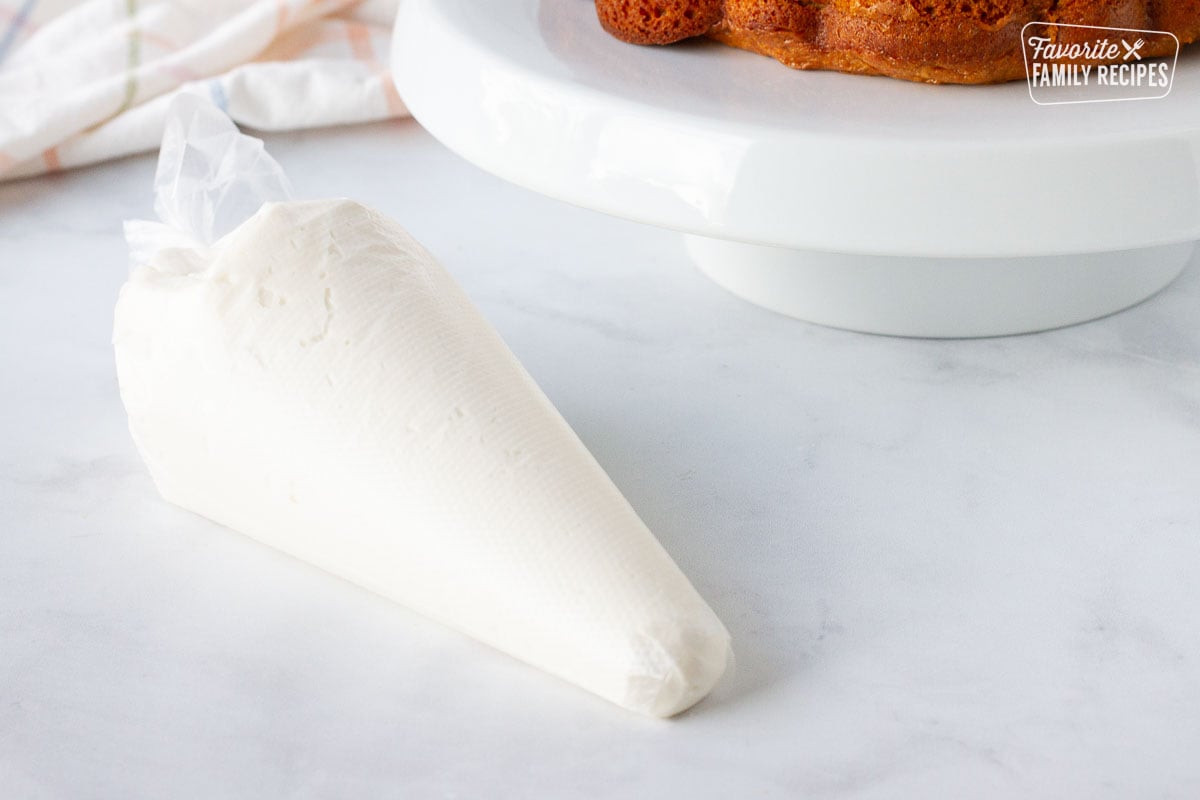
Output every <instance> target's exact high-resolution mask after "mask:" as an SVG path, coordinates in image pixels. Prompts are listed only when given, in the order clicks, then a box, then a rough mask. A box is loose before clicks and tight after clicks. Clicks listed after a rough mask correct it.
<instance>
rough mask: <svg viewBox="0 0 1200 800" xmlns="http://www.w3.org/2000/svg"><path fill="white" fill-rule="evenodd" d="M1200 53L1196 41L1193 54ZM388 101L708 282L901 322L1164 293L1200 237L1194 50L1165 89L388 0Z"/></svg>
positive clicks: (851, 322)
mask: <svg viewBox="0 0 1200 800" xmlns="http://www.w3.org/2000/svg"><path fill="white" fill-rule="evenodd" d="M1194 50H1196V48H1193V51H1194ZM392 64H393V69H394V72H395V77H396V82H397V85H398V87H399V89H400V93H401V95H402V97H403V98H404V100H405V102H406V103H407V104H408V106H409V108H410V109H411V110H412V112H413V114H414V115H415V116H416V118H417V119H418V120H419V121H420V122H421V124H422V125H424V126H425V127H426V128H427V129H428V130H429V131H430V132H431V133H432V134H433V135H434V136H436V137H437V138H438V139H440V140H441V141H442V142H443V143H444V144H445V145H446V146H448V147H449V148H450V149H452V150H454V151H456V152H457V153H459V154H460V155H462V156H463V157H464V158H466V159H468V160H469V161H472V162H474V163H475V164H477V165H478V166H480V167H482V168H484V169H486V170H489V171H491V172H493V173H495V174H497V175H499V176H501V177H503V178H506V179H508V180H510V181H513V182H514V183H517V184H520V185H522V186H525V187H528V188H530V189H533V190H536V191H538V192H542V193H545V194H547V195H550V196H552V197H556V198H559V199H562V200H565V201H568V202H571V203H574V204H577V205H580V206H584V207H587V208H592V209H597V210H600V211H604V212H607V213H610V214H615V215H618V216H622V217H626V218H629V219H633V220H637V221H640V222H646V223H650V224H653V225H659V226H663V227H666V228H672V229H675V230H678V231H681V232H683V233H684V234H685V240H686V246H687V249H688V251H689V253H690V254H691V256H692V257H693V258H694V259H695V261H696V263H697V264H698V265H699V266H700V268H701V269H702V270H703V271H704V272H705V273H706V274H708V275H709V277H711V278H712V279H713V280H714V281H716V282H717V283H719V284H720V285H722V286H724V287H725V288H727V289H729V290H730V291H732V292H734V293H735V294H737V295H740V296H741V297H744V298H746V299H747V300H750V301H752V302H755V303H759V304H761V305H763V306H766V307H768V308H772V309H775V310H777V311H780V312H783V313H785V314H791V315H793V316H796V317H800V318H803V319H807V320H811V321H814V322H819V323H823V324H826V325H834V326H838V327H844V328H852V329H855V330H862V331H871V332H877V333H888V334H898V335H906V336H990V335H998V334H1007V333H1020V332H1027V331H1036V330H1042V329H1046V328H1052V327H1057V326H1060V325H1067V324H1071V323H1074V322H1081V321H1083V320H1087V319H1092V318H1095V317H1098V316H1102V315H1104V314H1108V313H1111V312H1113V311H1117V310H1119V309H1122V308H1125V307H1127V306H1129V305H1132V304H1134V303H1137V302H1138V301H1140V300H1142V299H1144V298H1146V297H1148V296H1149V295H1151V294H1153V293H1154V292H1156V291H1158V290H1159V289H1161V288H1162V287H1163V286H1165V285H1166V284H1167V283H1169V282H1170V281H1171V280H1172V279H1174V278H1175V276H1176V275H1178V274H1179V272H1180V271H1181V270H1182V269H1183V267H1184V265H1185V264H1186V263H1187V262H1188V260H1189V258H1190V256H1191V253H1192V250H1193V248H1194V243H1195V241H1196V240H1197V239H1200V53H1198V52H1188V51H1186V50H1185V52H1184V54H1183V55H1182V56H1181V57H1180V59H1179V62H1178V67H1177V71H1176V76H1175V83H1174V88H1173V89H1172V91H1171V93H1170V95H1169V96H1168V97H1166V98H1165V99H1162V100H1154V101H1135V102H1118V103H1091V104H1082V105H1065V106H1040V105H1036V104H1035V103H1033V102H1032V100H1031V99H1030V97H1029V94H1028V91H1027V87H1026V86H1025V85H1024V83H1021V82H1016V83H1011V84H1006V85H1001V86H983V87H962V86H925V85H917V84H910V83H906V82H901V81H894V80H888V79H884V78H870V77H861V76H850V75H839V74H833V73H820V72H795V71H792V70H789V69H787V68H785V67H783V66H781V65H779V64H777V63H775V62H774V61H772V60H770V59H767V58H763V57H761V56H756V55H753V54H750V53H746V52H742V51H738V50H734V49H731V48H726V47H723V46H721V45H717V44H712V43H707V42H696V43H688V44H683V45H677V46H672V47H668V48H651V47H635V46H631V45H626V44H623V43H621V42H618V41H616V40H615V39H613V38H612V37H610V36H608V35H607V34H605V33H604V32H603V31H602V30H601V29H600V27H599V25H598V24H597V22H596V19H595V13H594V10H593V4H592V2H591V0H405V2H404V3H402V4H401V12H400V18H399V20H398V23H397V27H396V37H395V42H394V49H393V53H392Z"/></svg>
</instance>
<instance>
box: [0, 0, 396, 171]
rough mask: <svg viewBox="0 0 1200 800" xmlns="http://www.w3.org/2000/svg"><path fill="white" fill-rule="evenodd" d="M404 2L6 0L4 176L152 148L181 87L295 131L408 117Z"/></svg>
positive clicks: (236, 114) (1, 74)
mask: <svg viewBox="0 0 1200 800" xmlns="http://www.w3.org/2000/svg"><path fill="white" fill-rule="evenodd" d="M397 3H398V0H366V1H365V2H363V1H361V0H360V1H359V2H355V1H354V0H85V2H82V3H81V2H71V1H70V0H0V181H3V180H6V179H11V178H16V177H23V176H27V175H36V174H38V173H42V172H50V171H55V170H60V169H68V168H71V167H77V166H81V165H84V164H91V163H94V162H97V161H103V160H105V159H110V158H117V157H119V156H123V155H128V154H130V153H137V152H143V151H146V150H153V149H155V148H156V147H158V143H159V141H160V140H161V139H162V133H163V125H164V120H165V117H166V110H167V106H168V105H169V104H170V101H171V98H172V97H173V96H175V95H176V94H178V93H180V92H187V93H192V94H200V95H205V96H207V97H209V98H211V99H212V101H213V102H214V103H215V104H216V105H217V106H218V107H220V108H221V109H223V110H224V111H225V112H226V113H228V114H229V116H230V117H232V118H233V119H234V120H235V121H237V122H239V123H242V124H244V125H247V126H249V127H252V128H256V129H259V130H292V129H296V128H311V127H318V126H323V125H337V124H343V123H353V122H366V121H370V120H379V119H386V118H389V117H397V116H403V115H405V114H406V113H407V112H406V111H405V108H404V104H403V103H402V102H401V100H400V97H399V95H397V94H396V89H395V87H394V86H393V85H392V80H391V77H390V75H389V73H388V69H387V53H388V45H389V41H390V34H391V25H392V20H393V19H394V18H395V14H396V7H397Z"/></svg>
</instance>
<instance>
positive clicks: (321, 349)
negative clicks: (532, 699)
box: [113, 95, 731, 717]
mask: <svg viewBox="0 0 1200 800" xmlns="http://www.w3.org/2000/svg"><path fill="white" fill-rule="evenodd" d="M154 189H155V205H154V207H155V211H156V213H157V215H158V217H159V220H158V221H157V222H150V221H131V222H128V223H127V224H126V238H127V240H128V242H129V249H130V257H131V263H132V269H131V273H130V276H129V279H128V281H127V282H126V283H125V285H124V286H123V287H122V289H121V293H120V297H119V299H118V301H117V307H116V313H115V322H114V330H113V345H114V348H115V350H116V362H117V375H118V379H119V382H120V388H121V398H122V401H123V402H124V404H125V408H126V411H127V412H128V415H129V429H130V432H131V434H132V436H133V440H134V442H135V443H136V445H137V448H138V451H139V452H140V454H141V456H142V458H143V460H144V461H145V463H146V466H147V468H148V470H149V472H150V475H151V476H152V477H153V479H154V483H155V485H156V486H157V488H158V490H159V492H160V493H161V494H162V496H163V497H164V498H165V499H167V500H168V501H170V502H172V503H174V504H176V505H178V506H181V507H183V508H185V509H188V510H190V511H193V512H195V513H197V514H200V515H202V516H205V517H208V518H209V519H211V520H214V521H215V522H218V523H220V524H222V525H225V526H228V527H230V528H232V529H234V530H237V531H240V532H241V533H243V534H245V535H247V536H250V537H252V538H254V539H256V540H258V541H260V542H262V543H264V544H267V545H270V546H271V547H275V548H277V549H279V550H282V551H284V552H285V553H289V554H291V555H293V556H295V557H297V558H300V559H302V560H304V561H307V562H309V563H311V564H314V565H316V566H318V567H320V568H322V569H324V570H326V571H327V572H329V573H332V574H333V575H336V576H339V577H341V578H344V579H345V580H348V581H351V582H353V583H355V584H358V585H360V586H363V587H366V588H367V589H369V590H371V591H374V592H376V593H378V594H380V595H383V596H384V597H387V598H389V599H391V600H393V601H395V602H398V603H400V604H402V605H404V606H407V607H408V608H410V609H413V610H415V611H418V612H420V613H422V614H425V615H427V616H429V617H431V618H433V619H435V620H437V621H439V622H441V623H443V624H445V625H448V626H450V627H452V628H454V629H456V630H458V631H461V632H462V633H465V634H467V635H468V636H471V637H474V638H476V639H478V640H480V641H482V642H485V643H487V644H489V645H491V646H492V647H494V648H495V649H497V650H500V651H502V652H504V653H507V654H508V655H510V656H513V657H514V658H517V659H520V660H521V661H524V662H526V663H528V664H530V665H532V666H534V667H537V668H539V669H541V670H544V671H545V672H548V673H550V674H552V675H556V676H558V677H559V678H562V679H564V680H567V681H570V682H571V683H574V684H576V685H578V686H580V687H582V688H584V689H587V690H589V691H591V692H593V693H595V694H597V695H599V696H601V697H604V698H606V699H608V700H611V701H612V702H614V703H616V704H617V705H620V706H623V707H625V708H627V709H631V710H633V711H636V712H640V713H643V714H647V715H651V716H657V717H667V716H671V715H673V714H676V713H678V712H680V711H683V710H684V709H686V708H688V707H690V706H691V705H693V704H694V703H696V702H697V701H698V700H700V699H701V698H702V697H704V696H705V695H706V694H708V693H709V691H710V690H711V689H712V688H713V686H714V685H715V684H716V683H717V681H718V679H719V678H720V677H721V674H722V673H723V672H724V670H725V668H726V664H727V662H728V660H729V658H730V652H731V651H730V647H729V634H728V632H727V631H726V629H725V627H724V626H723V625H722V624H721V622H720V620H718V619H717V617H716V615H715V614H714V613H713V611H712V610H711V609H710V608H709V606H708V605H707V604H706V603H705V601H704V600H703V599H702V598H701V597H700V595H699V594H698V593H697V592H696V590H695V589H694V588H693V586H692V585H691V583H690V582H689V581H688V579H687V578H686V577H685V576H684V575H683V573H682V572H681V571H680V570H679V568H678V567H677V566H676V565H675V563H674V561H672V559H671V557H670V556H669V555H668V554H667V552H666V551H665V550H664V549H663V548H662V546H661V545H660V544H659V542H658V541H657V540H656V539H655V538H654V536H653V535H652V534H651V533H650V531H649V530H648V529H647V528H646V526H645V524H643V522H642V521H641V519H639V518H638V516H637V514H636V513H635V512H634V510H633V509H632V508H631V507H630V505H629V503H628V502H627V501H626V500H625V498H624V497H623V496H622V494H621V492H620V491H619V490H618V489H617V488H616V486H614V485H613V483H612V481H611V480H610V479H609V478H608V476H607V475H606V474H605V473H604V470H603V469H602V468H601V467H600V466H599V465H598V464H597V463H596V461H595V459H594V458H593V457H592V456H591V454H590V453H589V452H588V451H587V449H586V448H585V447H584V445H583V443H582V442H580V440H579V438H578V437H577V436H576V435H575V433H574V432H573V431H572V430H571V428H570V427H569V426H568V425H567V423H566V422H565V421H564V420H563V418H562V416H561V415H560V414H559V413H558V411H557V410H556V409H555V408H554V407H553V405H552V404H551V403H550V401H549V400H548V399H547V398H546V396H545V395H544V394H543V393H542V391H541V390H540V389H539V388H538V386H537V385H536V384H535V383H534V381H533V379H532V378H531V377H530V376H529V374H528V373H527V372H526V371H525V369H524V368H523V367H522V366H521V364H520V363H519V362H518V361H517V359H516V358H515V357H514V356H513V354H512V352H511V351H509V349H508V347H507V346H506V345H505V344H504V342H503V341H502V340H501V338H500V336H499V335H498V334H497V333H496V331H495V330H494V329H493V328H492V327H491V326H490V325H489V324H488V323H487V321H486V320H485V319H484V318H483V316H482V315H481V314H480V313H479V312H478V310H477V309H476V308H475V307H474V306H473V305H472V304H471V302H470V301H469V300H468V298H467V297H466V295H465V294H464V293H463V291H462V289H461V288H460V287H459V286H458V284H457V283H456V282H455V281H454V280H453V278H452V277H451V276H450V274H449V273H448V272H446V270H445V269H444V268H443V267H441V266H440V265H439V264H438V263H437V261H436V260H435V259H434V258H433V257H432V256H431V255H430V254H429V253H428V252H426V251H425V249H424V248H422V247H421V245H420V244H418V243H417V242H416V241H414V240H413V239H412V238H411V237H410V236H409V235H408V234H407V233H406V232H405V231H404V229H403V228H401V227H400V226H399V225H397V224H396V223H395V222H393V221H391V220H390V219H388V218H387V217H385V216H383V215H381V214H379V213H378V212H375V211H373V210H371V209H369V208H366V207H364V206H361V205H359V204H358V203H355V202H353V201H351V200H345V199H331V200H318V201H295V200H292V199H290V197H291V190H290V188H289V184H288V181H287V179H286V177H285V176H284V174H283V171H282V170H281V169H280V168H279V165H278V164H277V163H276V162H275V161H274V160H273V159H272V158H271V157H270V156H269V155H268V154H267V153H266V151H265V150H264V149H263V146H262V143H261V142H260V141H258V140H256V139H252V138H250V137H247V136H244V135H242V134H241V133H240V132H238V130H237V128H236V127H235V126H234V124H233V123H232V122H231V121H230V120H229V119H228V118H227V117H225V116H224V114H222V113H221V112H220V111H219V110H217V109H216V108H215V107H213V106H211V105H210V104H207V103H205V102H204V101H203V100H201V99H199V98H196V97H191V96H186V95H184V96H181V97H180V98H178V99H177V100H176V101H175V105H174V106H173V108H172V110H171V112H170V114H169V120H168V124H167V127H166V132H165V136H164V140H163V146H162V150H161V154H160V157H159V163H158V170H157V174H156V176H155V185H154Z"/></svg>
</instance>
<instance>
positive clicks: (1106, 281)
mask: <svg viewBox="0 0 1200 800" xmlns="http://www.w3.org/2000/svg"><path fill="white" fill-rule="evenodd" d="M684 239H685V241H686V246H687V250H688V253H689V254H690V255H691V257H692V259H693V260H694V261H695V262H696V264H697V265H698V266H699V267H700V269H701V270H702V271H703V272H704V273H705V274H706V275H708V277H710V278H711V279H712V280H714V281H715V282H716V283H717V284H719V285H720V286H722V287H724V288H725V289H727V290H729V291H730V292H732V293H733V294H735V295H737V296H738V297H741V298H743V299H745V300H749V301H750V302H752V303H755V304H757V305H760V306H764V307H766V308H769V309H771V310H773V311H778V312H779V313H781V314H787V315H788V316H791V317H798V318H800V319H803V320H807V321H809V322H816V323H819V324H821V325H829V326H832V327H835V328H847V329H849V330H855V331H863V332H866V333H881V334H888V335H892V336H922V337H935V338H957V337H975V336H1002V335H1006V334H1015V333H1032V332H1034V331H1041V330H1046V329H1049V328H1058V327H1061V326H1063V325H1071V324H1074V323H1077V322H1084V321H1086V320H1090V319H1095V318H1097V317H1102V316H1105V315H1106V314H1111V313H1113V312H1115V311H1120V310H1121V309H1123V308H1128V307H1129V306H1132V305H1134V304H1136V303H1139V302H1141V301H1142V300H1145V299H1146V298H1148V297H1150V296H1151V295H1152V294H1154V293H1155V292H1157V291H1159V290H1160V289H1162V288H1163V287H1165V286H1166V285H1167V284H1169V283H1170V282H1171V281H1172V280H1174V279H1175V278H1176V277H1177V276H1178V275H1179V273H1180V272H1182V271H1183V268H1184V266H1186V265H1187V263H1188V261H1189V260H1190V259H1191V256H1192V252H1193V251H1194V249H1195V246H1196V245H1195V243H1194V242H1185V243H1182V244H1173V245H1164V246H1161V247H1148V248H1142V249H1137V250H1122V251H1118V252H1110V253H1090V254H1085V255H1059V256H1040V257H1022V258H961V259H960V258H914V257H897V256H860V255H845V254H839V253H821V252H813V251H805V250H790V249H787V248H782V247H768V246H763V245H754V244H744V243H741V242H733V241H727V240H723V239H712V238H708V237H704V236H695V235H685V237H684Z"/></svg>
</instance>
